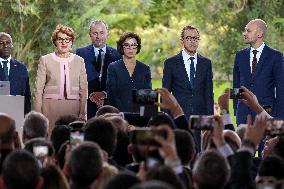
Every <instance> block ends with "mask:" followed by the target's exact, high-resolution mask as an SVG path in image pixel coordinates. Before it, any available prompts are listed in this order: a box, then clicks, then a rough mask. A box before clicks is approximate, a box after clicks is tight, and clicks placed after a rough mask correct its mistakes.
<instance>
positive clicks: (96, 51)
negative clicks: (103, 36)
mask: <svg viewBox="0 0 284 189" xmlns="http://www.w3.org/2000/svg"><path fill="white" fill-rule="evenodd" d="M93 47H94V51H95V54H96V56H97V55H98V54H99V50H100V49H102V50H103V51H104V52H103V54H105V53H106V45H105V46H104V47H103V48H97V47H95V46H94V45H93Z"/></svg>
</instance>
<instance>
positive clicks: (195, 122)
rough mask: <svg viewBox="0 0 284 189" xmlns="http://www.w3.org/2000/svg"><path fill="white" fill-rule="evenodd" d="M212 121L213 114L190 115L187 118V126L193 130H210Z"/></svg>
mask: <svg viewBox="0 0 284 189" xmlns="http://www.w3.org/2000/svg"><path fill="white" fill-rule="evenodd" d="M213 123H214V117H213V116H204V115H192V116H190V120H189V128H191V129H195V130H212V129H213Z"/></svg>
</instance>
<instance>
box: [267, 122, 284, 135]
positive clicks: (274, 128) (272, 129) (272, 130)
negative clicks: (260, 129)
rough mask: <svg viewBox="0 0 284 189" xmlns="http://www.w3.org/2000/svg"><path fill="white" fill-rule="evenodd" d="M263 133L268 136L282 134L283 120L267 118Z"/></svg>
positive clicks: (283, 128) (283, 132)
mask: <svg viewBox="0 0 284 189" xmlns="http://www.w3.org/2000/svg"><path fill="white" fill-rule="evenodd" d="M265 133H266V134H267V135H269V136H276V135H284V120H278V119H270V120H268V121H267V127H266V131H265Z"/></svg>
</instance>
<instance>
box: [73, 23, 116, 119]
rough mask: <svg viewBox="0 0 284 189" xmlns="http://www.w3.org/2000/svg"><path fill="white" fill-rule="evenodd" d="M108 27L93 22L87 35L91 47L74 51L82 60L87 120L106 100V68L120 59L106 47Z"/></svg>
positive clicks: (114, 50) (111, 49) (110, 48)
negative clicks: (85, 88)
mask: <svg viewBox="0 0 284 189" xmlns="http://www.w3.org/2000/svg"><path fill="white" fill-rule="evenodd" d="M108 34H109V32H108V25H107V23H106V22H105V21H103V20H94V21H92V22H91V24H90V30H89V35H90V38H91V40H92V45H88V46H85V47H82V48H79V49H77V50H76V54H77V55H79V56H81V57H82V58H84V61H85V67H86V72H87V80H88V93H89V99H88V101H87V118H88V119H90V118H92V117H93V116H95V114H96V112H97V109H98V107H101V106H103V104H104V101H105V98H106V92H105V91H106V79H107V78H106V77H107V68H108V65H109V64H110V63H111V62H114V61H116V60H119V59H121V56H120V54H119V53H118V52H117V50H116V49H114V48H112V47H110V46H108V45H106V40H107V37H108Z"/></svg>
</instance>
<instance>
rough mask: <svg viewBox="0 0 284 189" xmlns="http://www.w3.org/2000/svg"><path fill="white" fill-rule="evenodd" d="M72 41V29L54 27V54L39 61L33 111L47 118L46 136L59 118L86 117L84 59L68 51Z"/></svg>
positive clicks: (62, 26) (52, 37)
mask: <svg viewBox="0 0 284 189" xmlns="http://www.w3.org/2000/svg"><path fill="white" fill-rule="evenodd" d="M74 39H75V33H74V30H73V29H72V28H70V27H68V26H64V25H61V24H59V25H57V26H56V28H55V30H54V32H53V33H52V36H51V40H52V43H53V45H54V47H55V52H52V53H49V54H47V55H44V56H42V57H40V59H39V64H38V70H37V77H36V82H35V95H34V96H35V98H34V109H35V111H38V112H41V113H42V114H44V115H45V116H46V117H47V118H48V120H49V130H48V135H49V136H50V135H51V131H52V129H53V128H54V125H55V121H56V120H57V119H58V118H59V117H61V116H66V115H74V116H76V117H79V118H80V119H85V117H86V111H85V106H86V101H87V100H86V99H87V75H86V69H85V64H84V59H83V58H81V57H79V56H77V55H75V54H73V53H71V52H70V51H71V48H72V44H73V42H74Z"/></svg>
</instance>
